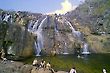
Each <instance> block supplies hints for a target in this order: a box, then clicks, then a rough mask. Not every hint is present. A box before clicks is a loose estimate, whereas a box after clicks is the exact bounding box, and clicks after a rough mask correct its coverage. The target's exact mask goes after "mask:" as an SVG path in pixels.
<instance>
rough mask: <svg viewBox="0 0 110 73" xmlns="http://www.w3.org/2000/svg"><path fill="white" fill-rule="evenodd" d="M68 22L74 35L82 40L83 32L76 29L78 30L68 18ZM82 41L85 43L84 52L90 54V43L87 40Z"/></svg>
mask: <svg viewBox="0 0 110 73" xmlns="http://www.w3.org/2000/svg"><path fill="white" fill-rule="evenodd" d="M65 20H66V19H65ZM66 23H67V25H69V26H70V29H71V30H72V33H73V35H74V36H75V37H77V38H78V39H79V40H81V41H82V39H81V32H80V31H76V30H75V29H74V28H73V26H72V24H71V23H70V22H69V21H68V20H66ZM82 42H83V43H84V45H83V50H82V54H90V52H89V50H88V44H87V43H85V41H82Z"/></svg>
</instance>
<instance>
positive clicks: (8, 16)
mask: <svg viewBox="0 0 110 73" xmlns="http://www.w3.org/2000/svg"><path fill="white" fill-rule="evenodd" d="M10 17H11V16H10V15H9V14H6V15H5V18H4V19H3V21H6V22H8V21H9V18H10Z"/></svg>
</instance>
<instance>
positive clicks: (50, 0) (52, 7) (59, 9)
mask: <svg viewBox="0 0 110 73" xmlns="http://www.w3.org/2000/svg"><path fill="white" fill-rule="evenodd" d="M82 2H84V0H0V9H4V10H14V11H29V12H34V13H44V14H51V13H57V14H64V13H66V12H67V11H71V10H74V9H75V8H76V7H77V6H78V5H79V4H81V3H82Z"/></svg>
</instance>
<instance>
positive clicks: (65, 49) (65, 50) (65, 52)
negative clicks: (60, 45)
mask: <svg viewBox="0 0 110 73" xmlns="http://www.w3.org/2000/svg"><path fill="white" fill-rule="evenodd" d="M63 54H64V55H66V54H69V53H68V52H67V43H66V42H64V53H63Z"/></svg>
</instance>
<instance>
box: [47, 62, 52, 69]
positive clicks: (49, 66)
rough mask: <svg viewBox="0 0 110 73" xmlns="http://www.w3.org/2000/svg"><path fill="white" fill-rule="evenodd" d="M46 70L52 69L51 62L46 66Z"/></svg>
mask: <svg viewBox="0 0 110 73" xmlns="http://www.w3.org/2000/svg"><path fill="white" fill-rule="evenodd" d="M46 69H48V70H49V69H51V65H50V62H48V63H47V64H46Z"/></svg>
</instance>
